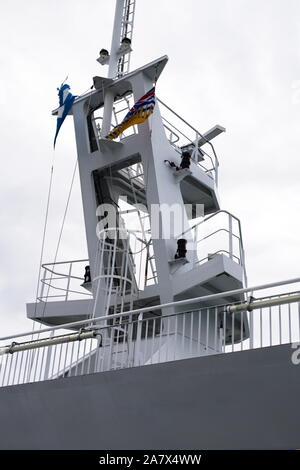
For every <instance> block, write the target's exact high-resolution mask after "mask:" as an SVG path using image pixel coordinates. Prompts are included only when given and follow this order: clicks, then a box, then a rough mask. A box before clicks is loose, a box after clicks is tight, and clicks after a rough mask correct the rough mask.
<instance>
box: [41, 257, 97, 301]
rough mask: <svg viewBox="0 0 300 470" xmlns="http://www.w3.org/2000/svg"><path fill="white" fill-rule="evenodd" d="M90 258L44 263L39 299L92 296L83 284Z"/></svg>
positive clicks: (67, 298) (68, 298)
mask: <svg viewBox="0 0 300 470" xmlns="http://www.w3.org/2000/svg"><path fill="white" fill-rule="evenodd" d="M88 264H89V260H88V259H79V260H72V261H57V262H55V263H44V264H42V269H43V272H42V278H41V280H40V282H41V286H40V292H39V295H38V298H37V300H38V301H39V302H45V301H49V300H65V301H67V300H71V299H78V298H88V297H91V295H92V294H91V292H88V291H87V290H86V289H85V288H84V287H82V285H81V284H83V282H84V272H85V266H86V265H88Z"/></svg>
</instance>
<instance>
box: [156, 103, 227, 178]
mask: <svg viewBox="0 0 300 470" xmlns="http://www.w3.org/2000/svg"><path fill="white" fill-rule="evenodd" d="M156 99H157V101H158V102H159V103H161V104H162V105H163V106H165V107H166V108H167V109H168V110H169V111H170V112H171V113H173V114H174V115H175V116H176V117H178V119H180V120H181V121H182V122H184V123H185V124H186V125H187V126H188V127H190V129H192V130H193V131H194V132H196V134H198V135H199V136H200V137H201V139H203V140H204V141H205V142H206V143H207V144H208V145H210V147H211V149H212V151H213V154H214V157H215V160H216V183H217V173H218V172H217V169H218V167H219V159H218V157H217V153H216V151H215V148H214V146H213V144H212V143H211V142H210V141H209V140H207V139H206V137H205V136H204V135H203V134H201V132H199V131H198V130H197V129H195V128H194V127H193V126H192V125H191V124H189V123H188V122H187V121H186V120H185V119H183V118H182V117H181V116H179V114H177V113H176V112H175V111H174V110H173V109H171V108H170V107H169V106H168V105H166V103H164V102H163V101H162V100H160V99H159V98H158V97H156Z"/></svg>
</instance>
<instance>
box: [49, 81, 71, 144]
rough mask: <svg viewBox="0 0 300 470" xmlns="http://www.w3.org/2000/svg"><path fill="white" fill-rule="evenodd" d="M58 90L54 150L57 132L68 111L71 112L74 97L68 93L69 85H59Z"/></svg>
mask: <svg viewBox="0 0 300 470" xmlns="http://www.w3.org/2000/svg"><path fill="white" fill-rule="evenodd" d="M57 89H58V96H59V106H60V108H59V109H58V115H57V124H56V133H55V137H54V148H55V144H56V139H57V136H58V133H59V130H60V128H61V126H62V123H63V122H64V120H65V117H66V116H67V115H68V113H69V111H70V110H71V108H72V106H73V103H74V100H75V98H76V96H73V95H72V93H71V92H70V87H69V85H67V84H65V85H61V87H60V88H57Z"/></svg>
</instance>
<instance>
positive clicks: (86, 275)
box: [84, 266, 92, 283]
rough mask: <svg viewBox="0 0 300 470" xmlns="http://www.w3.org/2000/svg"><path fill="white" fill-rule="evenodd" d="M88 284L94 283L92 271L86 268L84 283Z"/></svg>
mask: <svg viewBox="0 0 300 470" xmlns="http://www.w3.org/2000/svg"><path fill="white" fill-rule="evenodd" d="M86 282H92V279H91V270H90V267H89V266H86V267H85V273H84V283H86Z"/></svg>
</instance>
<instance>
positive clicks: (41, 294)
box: [40, 268, 47, 300]
mask: <svg viewBox="0 0 300 470" xmlns="http://www.w3.org/2000/svg"><path fill="white" fill-rule="evenodd" d="M46 272H47V270H46V268H44V272H43V277H42V280H40V282H41V281H42V285H41V290H40V299H41V300H42V299H43V296H44V289H45V279H46Z"/></svg>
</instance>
